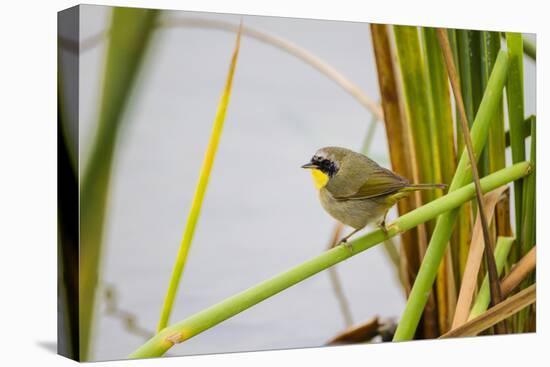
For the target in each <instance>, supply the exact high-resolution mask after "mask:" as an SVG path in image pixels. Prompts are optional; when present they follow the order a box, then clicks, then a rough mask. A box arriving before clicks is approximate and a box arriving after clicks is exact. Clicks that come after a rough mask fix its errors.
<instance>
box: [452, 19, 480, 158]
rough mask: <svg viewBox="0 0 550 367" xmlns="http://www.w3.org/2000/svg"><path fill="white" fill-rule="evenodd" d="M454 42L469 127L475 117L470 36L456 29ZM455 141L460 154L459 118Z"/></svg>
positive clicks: (462, 138)
mask: <svg viewBox="0 0 550 367" xmlns="http://www.w3.org/2000/svg"><path fill="white" fill-rule="evenodd" d="M456 40H457V46H458V60H459V63H458V70H459V74H460V90H461V92H462V100H463V101H464V109H465V110H466V116H467V117H468V122H469V123H470V127H471V124H472V122H473V121H474V117H475V108H474V97H473V90H472V88H473V87H472V77H471V74H472V71H471V69H472V65H471V60H470V49H471V45H470V42H471V41H470V36H469V33H468V31H466V30H463V29H457V31H456ZM456 141H457V152H461V151H462V149H464V135H463V134H462V127H461V126H460V122H459V117H458V116H457V119H456Z"/></svg>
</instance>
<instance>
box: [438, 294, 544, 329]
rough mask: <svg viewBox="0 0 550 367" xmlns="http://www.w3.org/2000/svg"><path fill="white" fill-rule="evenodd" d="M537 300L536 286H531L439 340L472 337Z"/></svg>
mask: <svg viewBox="0 0 550 367" xmlns="http://www.w3.org/2000/svg"><path fill="white" fill-rule="evenodd" d="M536 300H537V295H536V285H535V284H533V285H532V286H530V287H529V288H527V289H524V290H523V291H521V292H519V293H518V294H515V295H514V296H512V297H510V298H508V299H506V300H504V301H502V302H501V303H499V304H498V305H496V306H494V307H492V308H490V309H489V310H487V311H485V312H484V313H483V314H481V315H479V316H478V317H476V318H475V319H473V320H470V321H468V322H467V323H465V324H464V325H462V326H460V327H458V328H456V329H453V330H451V331H449V332H448V333H446V334H444V335H442V336H441V338H456V337H460V336H474V335H477V334H479V333H480V332H482V331H484V330H486V329H488V328H490V327H491V326H493V325H495V324H497V323H499V322H501V321H502V320H505V319H507V318H508V317H510V316H512V315H514V314H515V313H517V312H518V311H520V310H523V309H524V308H525V307H527V306H529V305H531V304H533V303H535V302H536Z"/></svg>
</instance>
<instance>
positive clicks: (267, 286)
mask: <svg viewBox="0 0 550 367" xmlns="http://www.w3.org/2000/svg"><path fill="white" fill-rule="evenodd" d="M529 171H530V165H529V163H528V162H522V163H519V164H515V165H513V166H511V167H508V168H505V169H502V170H500V171H498V172H495V173H493V174H491V175H489V176H487V177H484V178H483V179H482V180H481V188H482V190H483V191H484V192H488V191H491V190H494V189H496V188H497V187H500V186H502V185H506V184H508V183H510V182H512V181H515V180H518V179H520V178H522V177H524V176H525V175H527V174H528V173H529ZM474 195H475V188H474V185H473V184H469V185H467V186H464V187H462V188H460V189H457V190H455V191H454V192H451V193H449V194H447V195H446V196H443V197H441V198H439V199H437V200H434V201H432V202H429V203H428V204H426V205H423V206H422V207H420V208H418V209H415V210H413V211H412V212H409V213H407V214H405V215H403V216H401V217H399V218H398V219H397V220H396V221H395V222H393V223H392V224H391V225H390V226H389V227H388V234H387V237H394V236H396V235H398V234H400V233H402V232H404V231H407V230H409V229H411V228H413V227H416V226H417V225H419V224H421V223H424V222H426V221H428V220H430V219H432V218H435V217H437V216H438V215H441V214H443V213H445V212H447V211H449V210H452V209H454V208H457V207H459V206H460V205H462V204H463V203H465V202H466V201H469V200H471V199H472V198H473V197H474ZM384 239H386V237H385V236H384V233H383V232H382V231H381V230H379V229H378V230H375V231H373V232H371V233H369V234H367V235H365V236H362V237H360V238H358V239H356V240H354V241H352V242H351V245H352V248H353V249H352V251H349V250H348V249H347V248H346V247H345V246H337V247H335V248H333V249H331V250H328V251H326V252H324V253H322V254H321V255H318V256H316V257H314V258H313V259H310V260H308V261H305V262H304V263H302V264H300V265H298V266H295V267H294V268H292V269H290V270H287V271H285V272H283V273H280V274H279V275H276V276H275V277H273V278H271V279H268V280H266V281H264V282H262V283H260V284H258V285H256V286H253V287H251V288H249V289H247V290H245V291H243V292H241V293H238V294H236V295H234V296H232V297H229V298H227V299H225V300H224V301H222V302H220V303H217V304H215V305H213V306H211V307H209V308H207V309H205V310H203V311H201V312H199V313H197V314H195V315H193V316H190V317H189V318H187V319H185V320H183V321H180V322H178V323H176V324H173V325H171V326H168V327H166V328H165V329H163V330H162V331H161V332H159V333H158V334H157V335H155V336H154V337H153V338H151V339H149V340H148V341H147V342H146V343H145V344H143V345H142V346H141V347H139V348H138V349H137V350H136V351H134V352H133V353H132V354H130V356H129V358H148V357H149V358H150V357H159V356H162V355H163V354H164V353H165V352H166V351H167V350H168V349H170V348H171V347H172V346H173V345H174V344H176V343H181V342H183V341H185V340H187V339H189V338H191V337H193V336H195V335H197V334H200V333H202V332H203V331H205V330H207V329H210V328H212V327H214V326H216V325H217V324H219V323H221V322H223V321H225V320H227V319H229V318H230V317H232V316H235V315H237V314H238V313H240V312H243V311H244V310H246V309H248V308H250V307H252V306H254V305H256V304H257V303H260V302H261V301H263V300H265V299H267V298H269V297H271V296H274V295H275V294H277V293H279V292H281V291H283V290H285V289H287V288H289V287H291V286H293V285H295V284H297V283H299V282H301V281H303V280H305V279H307V278H309V277H311V276H312V275H315V274H317V273H319V272H320V271H322V270H325V269H327V268H329V267H331V266H333V265H335V264H338V263H340V262H342V261H344V260H346V259H348V258H350V257H352V256H354V255H356V254H358V253H360V252H363V251H365V250H367V249H369V248H371V247H373V246H375V245H376V244H378V243H380V242H382V241H384Z"/></svg>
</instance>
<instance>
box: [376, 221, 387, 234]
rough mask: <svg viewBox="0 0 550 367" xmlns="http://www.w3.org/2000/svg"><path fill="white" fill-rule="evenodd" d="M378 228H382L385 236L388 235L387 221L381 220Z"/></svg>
mask: <svg viewBox="0 0 550 367" xmlns="http://www.w3.org/2000/svg"><path fill="white" fill-rule="evenodd" d="M378 228H380V229H381V230H382V232H384V236H386V237H387V236H388V227H386V221H383V222H380V223H379V224H378Z"/></svg>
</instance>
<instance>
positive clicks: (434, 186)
mask: <svg viewBox="0 0 550 367" xmlns="http://www.w3.org/2000/svg"><path fill="white" fill-rule="evenodd" d="M446 188H447V185H445V184H411V185H409V186H407V187H406V188H405V191H416V190H435V189H441V190H445V189H446Z"/></svg>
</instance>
